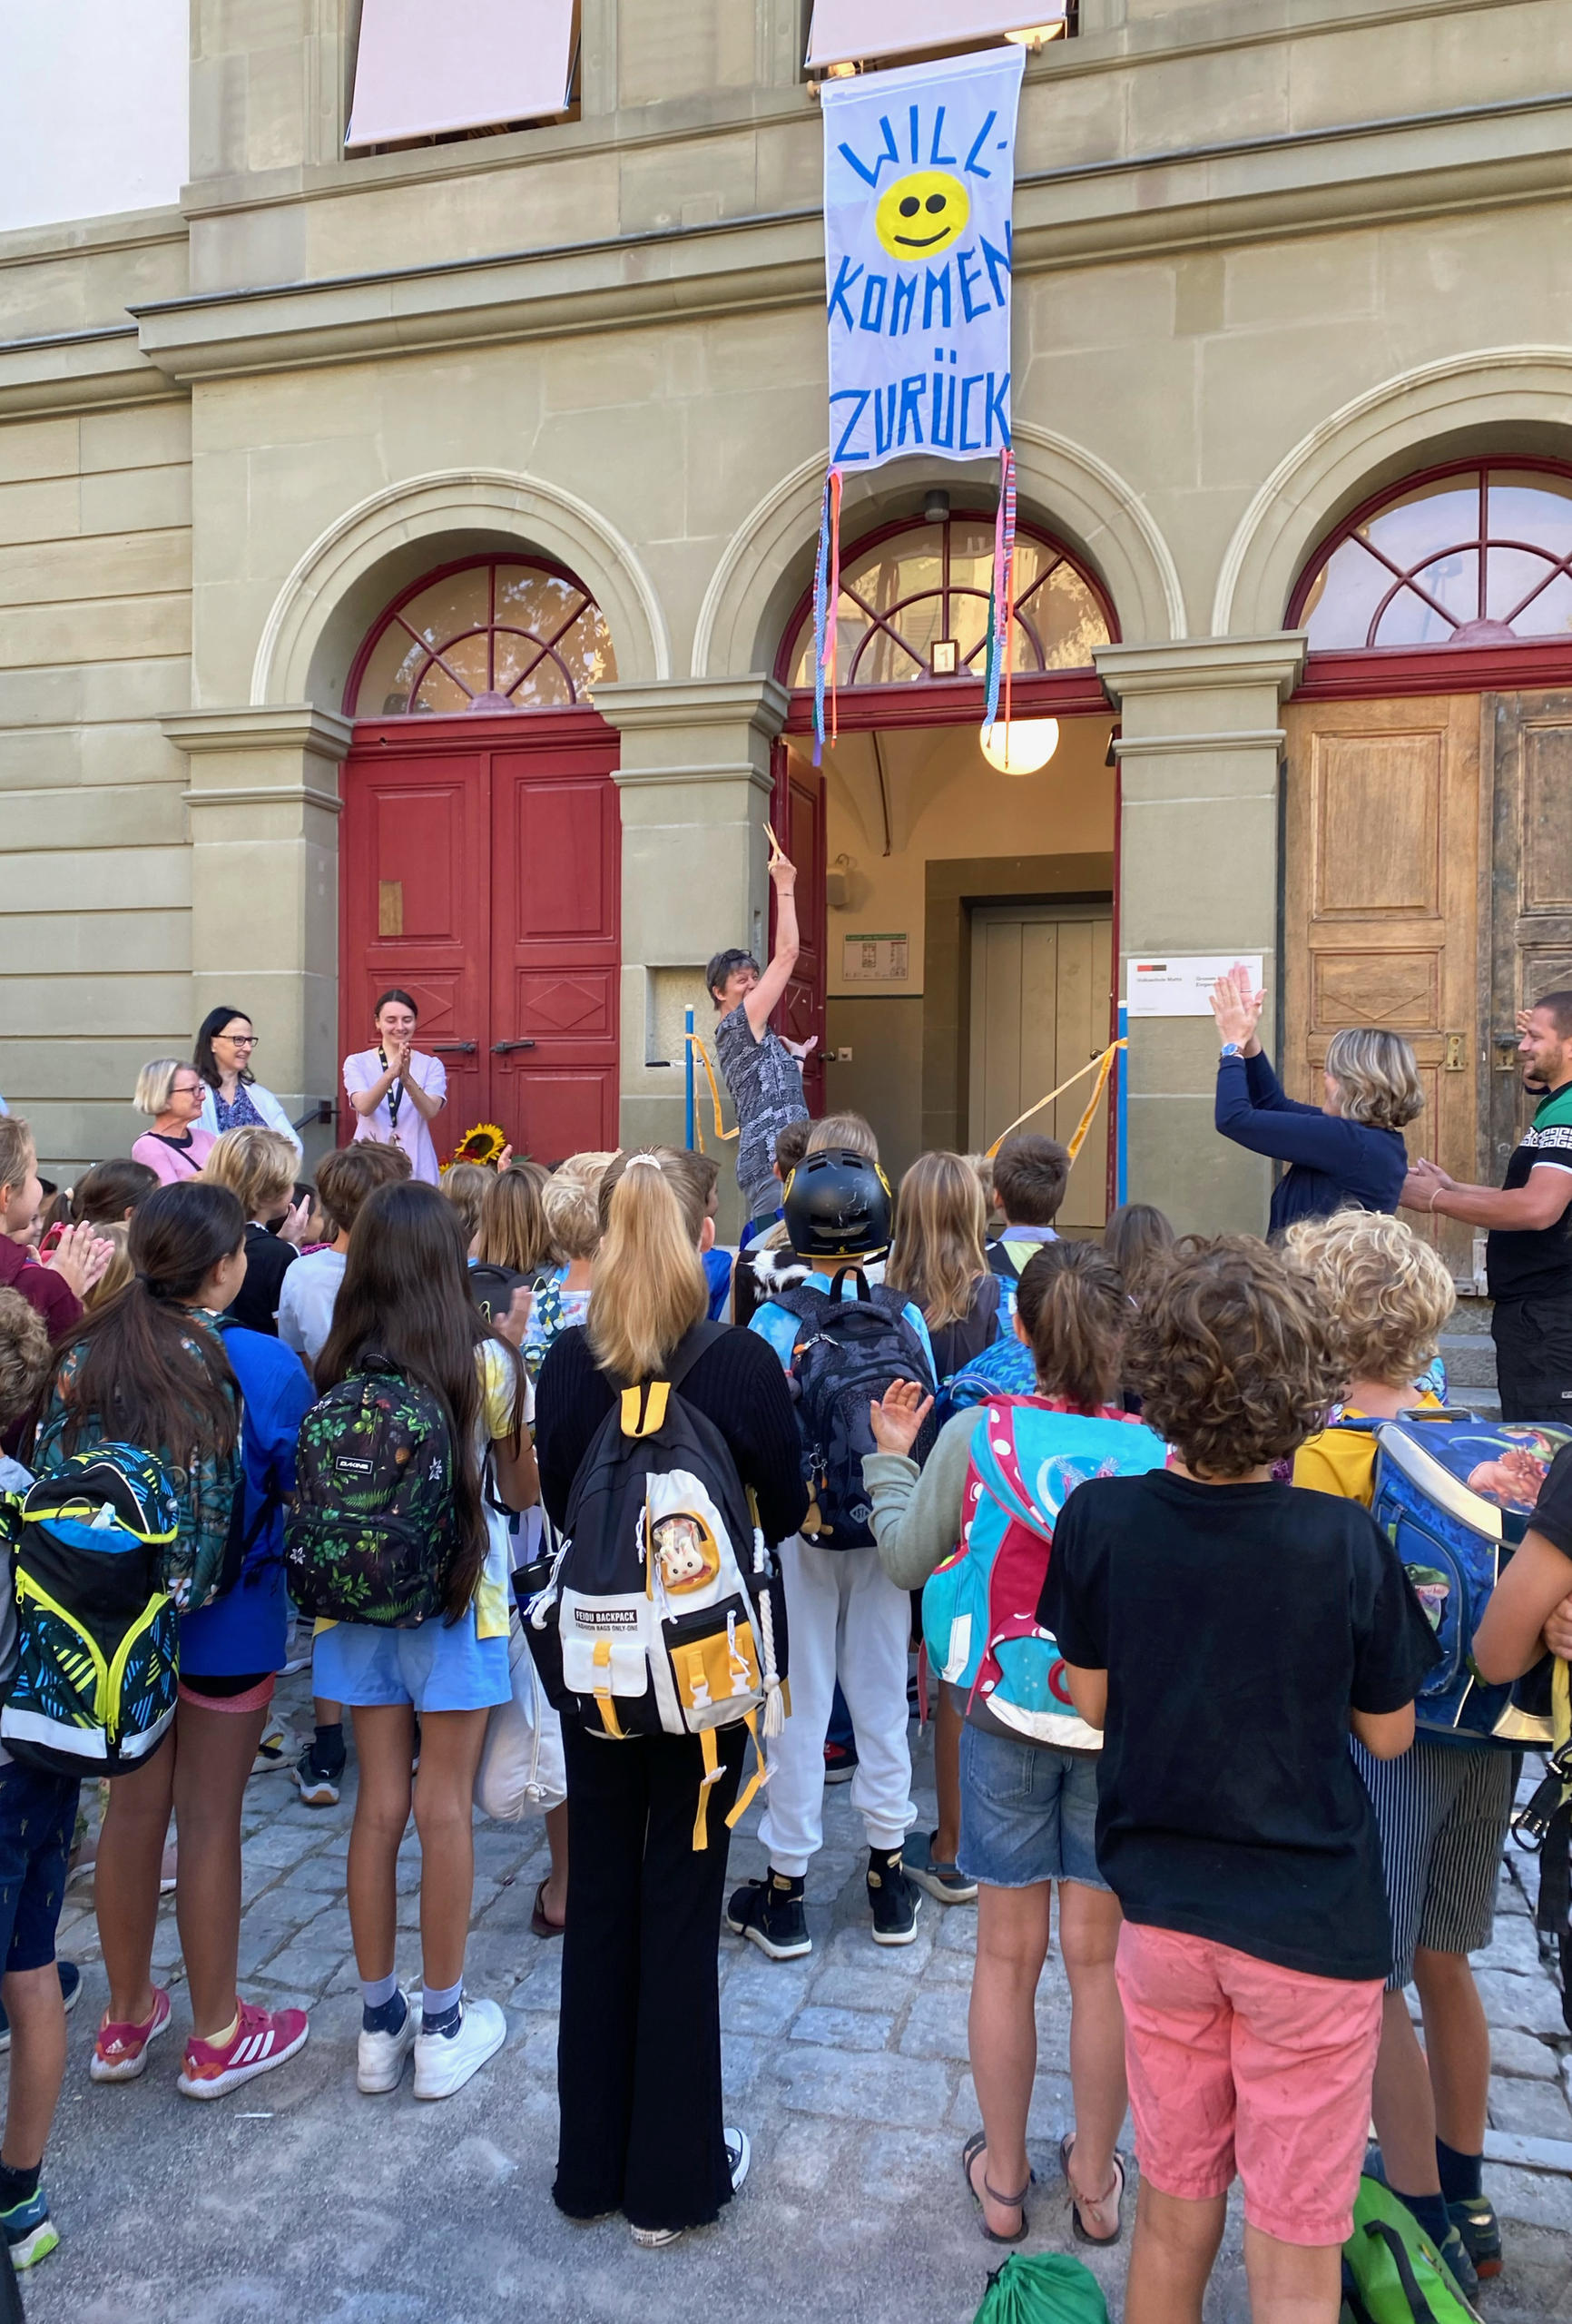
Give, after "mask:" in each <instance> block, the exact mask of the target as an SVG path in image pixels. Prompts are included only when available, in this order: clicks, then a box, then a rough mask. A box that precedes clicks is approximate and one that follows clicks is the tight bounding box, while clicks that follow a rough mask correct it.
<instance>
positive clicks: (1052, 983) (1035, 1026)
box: [967, 903, 1114, 1234]
mask: <svg viewBox="0 0 1572 2324" xmlns="http://www.w3.org/2000/svg"><path fill="white" fill-rule="evenodd" d="M1113 946H1114V917H1113V911H1112V908H1111V906H1110V905H1108V904H1095V903H1092V904H1086V905H1076V904H1074V903H1064V904H1056V903H1041V904H1029V903H997V904H977V905H974V906H973V907H972V912H971V1021H970V1042H969V1049H968V1064H969V1088H968V1112H967V1121H968V1133H967V1134H968V1139H969V1141H970V1143H971V1145H972V1146H973V1147H977V1148H979V1149H980V1148H984V1147H987V1146H989V1145H991V1144H992V1142H993V1140H994V1139H995V1138H997V1137H998V1136H999V1135H1000V1133H1001V1132H1002V1131H1003V1130H1006V1129H1007V1128H1008V1127H1009V1125H1010V1124H1011V1123H1012V1122H1013V1121H1014V1120H1016V1118H1017V1116H1019V1115H1020V1114H1021V1113H1023V1112H1024V1111H1025V1110H1026V1108H1027V1107H1028V1106H1030V1105H1034V1104H1035V1103H1036V1101H1037V1099H1038V1098H1040V1097H1042V1096H1043V1094H1044V1092H1045V1091H1046V1090H1049V1089H1056V1088H1058V1086H1059V1084H1060V1082H1061V1081H1066V1080H1068V1079H1069V1078H1070V1076H1071V1075H1072V1074H1073V1073H1076V1072H1078V1071H1079V1070H1080V1068H1082V1067H1083V1066H1085V1065H1086V1064H1087V1063H1088V1062H1089V1060H1090V1059H1093V1058H1095V1057H1101V1055H1102V1053H1103V1051H1104V1050H1105V1049H1106V1048H1107V1046H1108V1024H1109V1018H1110V1013H1111V1006H1110V1005H1111V1000H1112V987H1113V977H1114V965H1113ZM1094 1087H1095V1081H1094V1079H1093V1078H1092V1077H1090V1076H1087V1077H1086V1078H1083V1079H1082V1080H1080V1081H1077V1082H1076V1085H1075V1087H1074V1088H1072V1089H1069V1090H1066V1093H1065V1095H1064V1097H1062V1098H1059V1099H1058V1101H1057V1103H1056V1104H1055V1105H1053V1106H1050V1107H1047V1108H1045V1109H1044V1111H1043V1112H1042V1113H1040V1114H1037V1115H1036V1116H1034V1118H1033V1119H1032V1121H1031V1123H1030V1125H1029V1127H1030V1128H1031V1129H1032V1130H1034V1131H1035V1132H1037V1133H1039V1134H1040V1135H1041V1136H1043V1137H1056V1138H1057V1139H1058V1140H1059V1142H1060V1144H1061V1145H1066V1146H1067V1145H1068V1143H1069V1141H1070V1139H1071V1137H1073V1136H1074V1134H1075V1129H1076V1124H1077V1122H1079V1120H1080V1118H1081V1116H1082V1113H1083V1112H1084V1111H1085V1109H1086V1100H1087V1099H1088V1098H1089V1097H1090V1096H1091V1094H1092V1091H1093V1088H1094ZM1108 1112H1109V1108H1108V1107H1107V1105H1106V1103H1104V1104H1103V1105H1101V1106H1099V1107H1098V1108H1097V1112H1096V1115H1095V1118H1094V1120H1093V1123H1092V1127H1091V1128H1090V1129H1089V1130H1088V1131H1087V1133H1086V1143H1085V1145H1084V1146H1083V1147H1082V1148H1081V1151H1080V1153H1079V1154H1078V1155H1077V1156H1076V1164H1075V1167H1074V1169H1073V1170H1072V1171H1071V1173H1070V1183H1069V1187H1068V1190H1067V1192H1066V1196H1065V1202H1064V1207H1063V1209H1062V1210H1061V1211H1060V1213H1059V1223H1060V1225H1061V1226H1063V1227H1065V1228H1066V1229H1067V1230H1069V1231H1071V1232H1073V1233H1076V1234H1095V1232H1096V1231H1097V1230H1098V1229H1099V1228H1100V1227H1102V1226H1104V1225H1105V1223H1106V1220H1107V1216H1108Z"/></svg>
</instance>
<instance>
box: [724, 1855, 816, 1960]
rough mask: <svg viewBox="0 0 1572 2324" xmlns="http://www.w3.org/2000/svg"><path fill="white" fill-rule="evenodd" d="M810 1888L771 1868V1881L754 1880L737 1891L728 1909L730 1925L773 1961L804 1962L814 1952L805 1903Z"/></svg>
mask: <svg viewBox="0 0 1572 2324" xmlns="http://www.w3.org/2000/svg"><path fill="white" fill-rule="evenodd" d="M807 1885H808V1884H807V1882H806V1881H804V1880H788V1879H787V1877H786V1875H785V1874H784V1873H783V1872H777V1871H776V1869H775V1867H774V1866H773V1865H771V1867H770V1873H769V1876H768V1878H767V1879H764V1880H750V1881H748V1882H746V1883H745V1885H744V1886H742V1887H741V1888H739V1889H738V1890H737V1892H736V1894H735V1895H734V1896H732V1901H731V1903H730V1904H729V1905H727V1907H726V1926H727V1927H728V1928H729V1929H731V1930H732V1931H733V1932H734V1934H735V1935H738V1936H745V1937H746V1938H747V1939H748V1941H749V1943H750V1944H751V1945H757V1946H758V1947H759V1950H760V1952H761V1953H767V1954H768V1955H769V1956H770V1958H771V1961H800V1960H801V1958H802V1955H804V1954H805V1953H811V1952H812V1950H813V1939H812V1938H811V1936H810V1935H809V1934H808V1915H807V1912H806V1910H805V1909H804V1906H803V1902H802V1898H803V1894H804V1891H805V1889H806V1887H807Z"/></svg>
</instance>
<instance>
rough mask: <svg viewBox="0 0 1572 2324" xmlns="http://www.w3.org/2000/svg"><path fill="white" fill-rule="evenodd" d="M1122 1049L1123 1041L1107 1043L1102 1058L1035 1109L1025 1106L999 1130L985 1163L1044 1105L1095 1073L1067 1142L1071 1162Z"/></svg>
mask: <svg viewBox="0 0 1572 2324" xmlns="http://www.w3.org/2000/svg"><path fill="white" fill-rule="evenodd" d="M1124 1047H1125V1042H1124V1041H1123V1040H1117V1041H1110V1042H1109V1044H1108V1046H1107V1048H1106V1049H1105V1050H1104V1051H1103V1054H1102V1055H1101V1057H1094V1058H1089V1059H1087V1061H1086V1064H1085V1065H1083V1066H1082V1067H1081V1068H1079V1070H1078V1071H1076V1072H1075V1073H1072V1074H1071V1076H1070V1078H1069V1079H1068V1080H1067V1081H1061V1082H1060V1084H1059V1086H1058V1088H1056V1089H1050V1090H1049V1092H1048V1094H1047V1096H1046V1098H1038V1099H1037V1104H1036V1105H1035V1106H1028V1107H1027V1110H1026V1112H1025V1113H1024V1114H1017V1116H1016V1118H1015V1120H1014V1121H1013V1122H1012V1123H1011V1124H1010V1126H1009V1128H1008V1129H1001V1130H1000V1132H999V1134H998V1136H997V1137H996V1138H995V1140H994V1142H993V1144H992V1145H991V1146H990V1147H988V1150H987V1158H988V1160H989V1161H990V1162H991V1161H992V1160H993V1157H994V1156H995V1155H996V1154H997V1152H998V1150H999V1148H1000V1147H1001V1146H1002V1145H1003V1144H1004V1142H1005V1140H1006V1138H1007V1137H1013V1136H1014V1134H1015V1132H1016V1131H1017V1129H1019V1128H1020V1126H1021V1124H1022V1123H1023V1122H1029V1121H1030V1120H1031V1118H1032V1117H1033V1115H1034V1114H1040V1113H1041V1112H1042V1110H1043V1108H1044V1107H1045V1106H1051V1105H1052V1104H1053V1102H1054V1100H1055V1098H1062V1097H1063V1096H1064V1094H1065V1092H1066V1089H1073V1088H1075V1086H1076V1082H1077V1081H1084V1080H1085V1079H1086V1076H1087V1074H1088V1073H1095V1075H1096V1077H1097V1080H1096V1086H1095V1088H1094V1089H1093V1091H1092V1094H1091V1096H1090V1098H1088V1099H1087V1100H1086V1112H1085V1113H1084V1114H1083V1115H1082V1116H1081V1118H1080V1120H1079V1121H1078V1122H1077V1123H1076V1133H1075V1136H1074V1137H1072V1138H1071V1140H1070V1147H1069V1153H1070V1159H1071V1161H1072V1162H1073V1161H1074V1160H1075V1158H1076V1155H1077V1154H1078V1153H1079V1152H1080V1150H1081V1148H1082V1147H1083V1146H1084V1145H1085V1143H1086V1132H1087V1131H1088V1130H1089V1129H1090V1128H1091V1127H1092V1122H1093V1118H1094V1117H1095V1114H1096V1111H1097V1108H1098V1106H1099V1105H1100V1104H1101V1102H1102V1097H1103V1092H1104V1090H1105V1088H1107V1086H1108V1076H1109V1075H1110V1073H1112V1071H1113V1070H1114V1060H1115V1058H1116V1057H1117V1056H1118V1054H1119V1051H1120V1050H1121V1049H1123V1048H1124Z"/></svg>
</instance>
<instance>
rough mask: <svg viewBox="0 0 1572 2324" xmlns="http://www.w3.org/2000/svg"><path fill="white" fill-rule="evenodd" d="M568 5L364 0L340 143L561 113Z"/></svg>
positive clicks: (548, 0) (557, 1) (529, 0)
mask: <svg viewBox="0 0 1572 2324" xmlns="http://www.w3.org/2000/svg"><path fill="white" fill-rule="evenodd" d="M573 24H574V0H445V5H443V6H442V7H440V8H433V7H432V6H431V5H430V0H364V5H363V7H362V10H361V15H360V46H359V54H358V55H357V57H356V60H355V100H354V103H353V104H352V106H351V107H350V113H349V131H348V133H347V134H346V136H345V139H344V143H345V144H346V145H388V144H391V143H395V142H396V141H397V140H398V139H399V138H402V137H434V136H437V135H439V134H440V133H442V132H443V131H444V130H451V129H485V128H488V127H490V126H491V125H492V124H493V123H496V122H502V121H535V120H537V119H539V118H541V117H542V116H543V115H545V114H549V113H562V112H564V111H565V109H566V106H567V102H568V84H569V81H570V78H571V76H572V73H573Z"/></svg>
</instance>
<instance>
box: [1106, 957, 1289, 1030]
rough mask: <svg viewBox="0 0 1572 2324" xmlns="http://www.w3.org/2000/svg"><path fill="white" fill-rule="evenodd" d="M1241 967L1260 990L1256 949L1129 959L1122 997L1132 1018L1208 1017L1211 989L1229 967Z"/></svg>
mask: <svg viewBox="0 0 1572 2324" xmlns="http://www.w3.org/2000/svg"><path fill="white" fill-rule="evenodd" d="M1241 966H1243V967H1244V968H1246V969H1248V970H1249V971H1250V974H1251V978H1252V980H1253V983H1254V986H1255V989H1256V990H1257V991H1258V992H1259V990H1261V984H1262V956H1261V954H1260V953H1259V952H1168V953H1165V954H1164V956H1163V957H1162V958H1161V959H1158V958H1157V957H1156V956H1155V955H1151V956H1149V957H1147V958H1145V959H1143V960H1137V959H1135V958H1132V959H1131V960H1130V962H1129V966H1128V969H1127V971H1126V975H1125V1004H1126V1006H1127V1007H1128V1009H1129V1011H1130V1014H1131V1016H1132V1017H1210V1016H1211V1014H1212V988H1213V985H1214V984H1215V983H1216V982H1217V980H1218V978H1219V977H1225V976H1226V975H1227V974H1228V971H1229V970H1230V969H1233V968H1236V967H1241Z"/></svg>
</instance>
